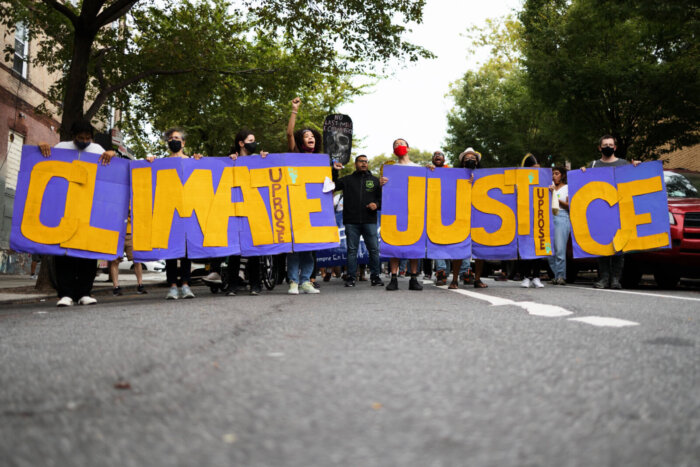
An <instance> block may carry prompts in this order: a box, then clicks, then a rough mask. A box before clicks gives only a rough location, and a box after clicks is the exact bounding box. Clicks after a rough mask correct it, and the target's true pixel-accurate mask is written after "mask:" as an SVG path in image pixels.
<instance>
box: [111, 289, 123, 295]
mask: <svg viewBox="0 0 700 467" xmlns="http://www.w3.org/2000/svg"><path fill="white" fill-rule="evenodd" d="M121 294H122V288H121V287H115V288H114V289H113V290H112V295H114V296H115V297H116V296H119V295H121Z"/></svg>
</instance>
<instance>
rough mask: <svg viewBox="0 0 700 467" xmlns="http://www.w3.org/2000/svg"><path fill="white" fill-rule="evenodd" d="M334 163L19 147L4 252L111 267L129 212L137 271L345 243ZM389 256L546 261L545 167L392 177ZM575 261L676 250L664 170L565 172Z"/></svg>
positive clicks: (387, 196)
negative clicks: (130, 157) (145, 157)
mask: <svg viewBox="0 0 700 467" xmlns="http://www.w3.org/2000/svg"><path fill="white" fill-rule="evenodd" d="M330 174H331V172H330V166H329V159H328V156H326V155H321V154H316V155H300V154H271V155H269V156H268V157H267V158H264V159H263V158H262V157H260V156H248V157H243V158H239V159H238V160H236V161H232V160H231V159H229V158H225V157H223V158H205V159H201V160H194V159H170V158H165V159H159V160H156V161H154V162H153V163H152V164H151V163H148V162H146V161H133V162H127V161H124V160H120V159H113V160H112V162H111V164H109V165H107V166H103V165H101V164H99V163H98V156H97V155H93V154H87V153H82V154H79V153H78V151H72V150H61V149H53V150H52V155H51V157H49V158H44V157H42V156H41V154H40V153H39V151H38V148H36V147H33V146H25V147H24V148H23V157H22V162H21V165H20V174H19V178H18V183H17V190H16V195H15V206H14V213H13V214H14V215H13V218H12V232H11V236H10V246H11V248H13V249H15V250H17V251H24V252H29V253H39V254H50V255H71V256H78V257H85V258H95V259H113V258H115V257H118V256H120V255H121V254H122V251H123V238H124V233H125V230H126V223H127V219H128V216H129V201H130V199H131V205H132V215H131V217H132V231H133V240H134V257H135V259H136V260H137V261H145V260H149V259H169V258H179V257H182V256H185V254H186V255H187V256H189V257H190V258H210V257H221V256H226V255H231V254H242V255H244V256H257V255H267V254H277V253H284V252H290V251H311V250H313V251H317V250H323V249H330V248H335V247H337V246H338V245H339V235H338V227H337V225H336V219H335V215H334V212H333V198H332V193H331V186H330V183H329V182H330V180H329V178H330ZM384 175H385V176H386V177H387V178H388V179H389V182H388V183H387V184H386V185H385V186H384V187H383V208H382V215H381V225H382V229H381V237H382V242H381V254H382V256H385V257H397V258H424V257H426V255H427V257H429V258H445V259H464V258H469V257H470V256H473V257H475V258H482V259H512V258H516V257H518V256H520V257H521V258H537V257H544V256H548V255H550V254H551V235H552V232H553V229H552V226H551V224H552V216H551V215H550V204H549V203H550V202H549V200H550V193H549V190H548V188H547V186H548V185H549V181H550V180H551V171H550V170H549V169H531V168H527V169H526V168H517V169H478V170H474V171H467V170H464V169H445V168H441V169H437V170H434V171H431V170H429V169H427V168H424V167H401V166H399V165H393V166H387V167H385V171H384ZM569 193H570V204H571V210H570V215H571V223H572V234H573V245H574V256H575V257H585V256H605V255H612V254H615V253H617V252H627V251H640V250H650V249H659V248H668V247H670V226H669V220H668V212H667V209H668V202H667V199H666V191H665V186H664V178H663V169H662V164H661V163H660V162H650V163H644V164H642V165H640V166H639V167H633V166H631V165H628V166H622V167H616V168H611V167H608V168H594V169H588V170H587V171H585V172H583V171H570V172H569Z"/></svg>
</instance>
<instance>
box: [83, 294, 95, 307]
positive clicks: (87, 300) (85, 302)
mask: <svg viewBox="0 0 700 467" xmlns="http://www.w3.org/2000/svg"><path fill="white" fill-rule="evenodd" d="M78 303H80V304H81V305H94V304H95V303H97V300H95V299H94V298H92V297H89V296H87V295H85V296H84V297H80V300H78Z"/></svg>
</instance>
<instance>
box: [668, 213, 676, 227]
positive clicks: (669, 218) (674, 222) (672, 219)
mask: <svg viewBox="0 0 700 467" xmlns="http://www.w3.org/2000/svg"><path fill="white" fill-rule="evenodd" d="M668 222H669V224H671V225H676V218H675V217H673V213H671V211H669V212H668Z"/></svg>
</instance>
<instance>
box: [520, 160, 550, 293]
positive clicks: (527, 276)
mask: <svg viewBox="0 0 700 467" xmlns="http://www.w3.org/2000/svg"><path fill="white" fill-rule="evenodd" d="M520 165H521V167H531V168H535V169H537V168H539V167H540V163H539V162H538V161H537V158H536V157H535V156H534V155H532V154H530V153H528V154H525V157H523V160H522V161H521V163H520ZM518 269H519V271H520V274H521V275H522V277H523V281H522V282H521V283H520V287H523V288H525V289H528V288H530V287H535V288H537V289H541V288H543V287H544V284H543V283H542V281H541V280H540V260H539V259H519V260H518Z"/></svg>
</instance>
